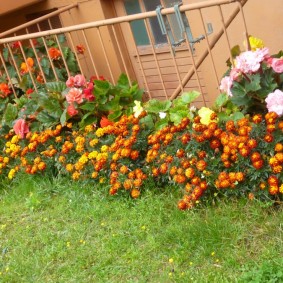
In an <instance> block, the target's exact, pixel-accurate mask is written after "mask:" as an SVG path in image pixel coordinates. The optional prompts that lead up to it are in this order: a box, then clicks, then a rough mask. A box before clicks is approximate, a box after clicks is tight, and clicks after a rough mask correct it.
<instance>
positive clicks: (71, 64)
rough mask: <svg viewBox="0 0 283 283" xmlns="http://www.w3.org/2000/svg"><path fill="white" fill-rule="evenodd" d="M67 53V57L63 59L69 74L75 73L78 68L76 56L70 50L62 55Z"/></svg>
mask: <svg viewBox="0 0 283 283" xmlns="http://www.w3.org/2000/svg"><path fill="white" fill-rule="evenodd" d="M66 48H67V49H68V47H65V49H66ZM66 53H67V56H66V57H65V59H66V62H67V65H68V68H69V70H70V71H71V72H73V73H77V72H78V70H79V68H78V63H77V60H76V56H75V55H74V53H73V52H72V51H71V50H68V51H64V52H63V54H64V55H65V54H66Z"/></svg>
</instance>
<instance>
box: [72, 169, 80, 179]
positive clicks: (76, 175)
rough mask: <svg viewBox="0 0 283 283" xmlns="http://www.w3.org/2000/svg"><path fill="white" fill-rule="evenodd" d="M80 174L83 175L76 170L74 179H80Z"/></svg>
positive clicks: (73, 175)
mask: <svg viewBox="0 0 283 283" xmlns="http://www.w3.org/2000/svg"><path fill="white" fill-rule="evenodd" d="M80 175H81V173H80V172H78V171H75V172H74V173H73V174H72V179H73V180H78V179H79V178H80Z"/></svg>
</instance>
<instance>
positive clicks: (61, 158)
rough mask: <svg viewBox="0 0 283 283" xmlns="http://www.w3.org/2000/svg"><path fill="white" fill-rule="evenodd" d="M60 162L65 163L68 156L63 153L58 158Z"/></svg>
mask: <svg viewBox="0 0 283 283" xmlns="http://www.w3.org/2000/svg"><path fill="white" fill-rule="evenodd" d="M58 160H59V162H61V163H64V162H65V161H66V157H65V156H63V155H60V156H59V158H58Z"/></svg>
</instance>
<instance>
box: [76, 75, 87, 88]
mask: <svg viewBox="0 0 283 283" xmlns="http://www.w3.org/2000/svg"><path fill="white" fill-rule="evenodd" d="M74 81H75V86H76V87H83V86H84V85H85V84H86V79H85V77H84V76H83V75H75V77H74Z"/></svg>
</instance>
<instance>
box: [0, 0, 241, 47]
mask: <svg viewBox="0 0 283 283" xmlns="http://www.w3.org/2000/svg"><path fill="white" fill-rule="evenodd" d="M234 2H241V0H208V1H203V2H200V3H193V4H186V5H182V6H181V7H180V11H181V12H186V11H190V10H196V9H201V8H207V7H212V6H217V5H222V4H230V3H234ZM161 13H162V15H167V14H173V13H175V10H174V7H172V8H165V9H162V10H161ZM155 16H156V11H149V12H144V13H140V14H134V15H128V16H124V17H119V18H113V19H106V20H100V21H95V22H89V23H85V24H79V25H74V26H70V27H64V28H58V29H53V30H49V31H42V32H36V33H30V34H26V35H20V36H14V37H7V38H3V39H1V38H0V44H3V43H10V42H14V41H21V40H26V39H32V38H37V37H42V36H49V35H55V34H62V33H68V32H72V31H78V30H82V29H89V28H94V27H101V26H106V25H112V24H119V23H124V22H130V21H134V20H141V19H146V18H151V17H155ZM0 37H1V34H0Z"/></svg>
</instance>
